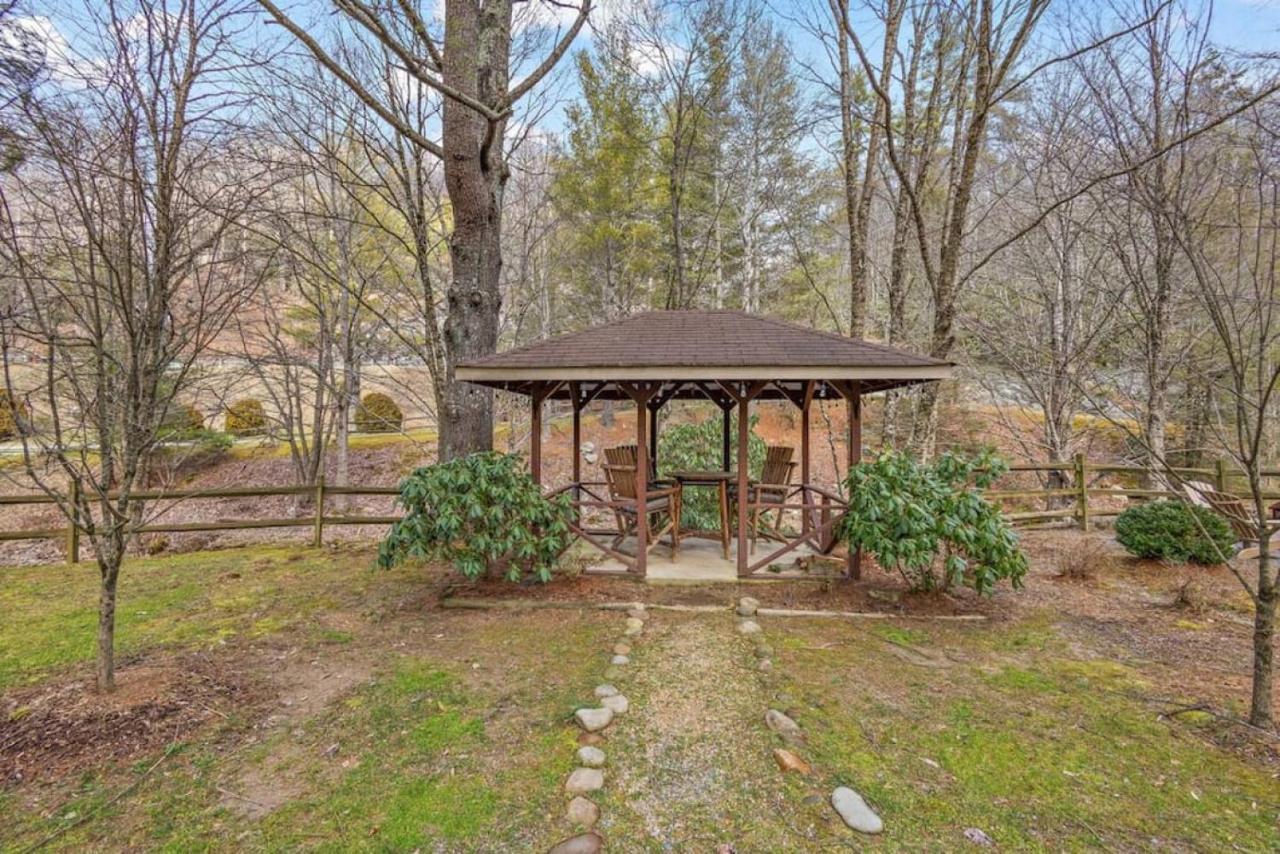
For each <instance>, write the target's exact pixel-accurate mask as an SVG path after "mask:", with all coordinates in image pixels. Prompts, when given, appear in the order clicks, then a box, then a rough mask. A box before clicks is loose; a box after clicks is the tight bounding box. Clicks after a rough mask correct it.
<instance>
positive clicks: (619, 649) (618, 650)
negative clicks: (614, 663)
mask: <svg viewBox="0 0 1280 854" xmlns="http://www.w3.org/2000/svg"><path fill="white" fill-rule="evenodd" d="M613 654H614V655H630V654H631V644H629V643H622V642H618V643H615V644H614V645H613Z"/></svg>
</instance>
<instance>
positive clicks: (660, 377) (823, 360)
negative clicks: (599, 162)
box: [455, 311, 952, 578]
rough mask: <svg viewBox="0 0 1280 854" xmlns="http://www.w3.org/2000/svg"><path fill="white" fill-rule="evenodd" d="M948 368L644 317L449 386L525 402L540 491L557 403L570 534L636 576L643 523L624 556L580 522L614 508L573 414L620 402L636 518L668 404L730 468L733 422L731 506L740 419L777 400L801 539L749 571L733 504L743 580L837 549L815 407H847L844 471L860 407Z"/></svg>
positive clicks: (540, 347)
mask: <svg viewBox="0 0 1280 854" xmlns="http://www.w3.org/2000/svg"><path fill="white" fill-rule="evenodd" d="M951 369H952V364H951V363H950V362H946V361H942V360H939V359H933V358H928V357H925V356H919V355H916V354H914V353H909V352H906V351H904V350H899V349H896V348H893V347H888V346H885V345H882V344H876V343H872V342H869V341H862V340H858V339H853V338H846V337H844V336H842V335H837V334H835V333H830V332H822V331H819V330H816V329H810V328H807V327H804V326H800V325H797V324H794V323H788V322H784V321H780V320H774V319H772V318H767V317H761V316H758V315H753V314H747V313H745V312H740V311H652V312H647V313H644V314H638V315H633V316H631V317H628V318H626V319H623V320H619V321H616V322H613V323H606V324H602V325H600V326H594V327H591V328H589V329H584V330H582V331H580V332H571V333H568V334H565V335H559V336H556V337H552V338H548V339H545V340H542V341H538V342H535V343H533V344H529V345H527V346H524V347H519V348H516V349H513V350H508V351H506V352H503V353H498V354H495V355H493V356H488V357H485V358H482V359H475V360H471V361H467V362H462V363H459V364H458V365H457V367H456V370H455V376H456V378H457V379H459V380H465V381H468V382H472V383H476V384H479V385H483V386H487V387H489V388H495V389H502V390H505V391H509V392H515V393H517V394H523V395H527V396H528V397H529V399H530V403H531V405H532V430H531V434H530V449H529V466H530V472H531V474H532V476H533V478H534V480H535V481H537V482H538V483H539V484H541V483H542V410H543V404H544V403H545V402H546V401H548V400H567V401H569V402H570V403H571V405H572V411H573V474H572V483H570V484H569V485H567V486H565V487H563V488H562V489H561V490H557V493H559V492H563V491H570V492H571V493H572V496H573V501H574V504H575V506H576V507H577V514H576V515H575V521H574V523H573V524H572V527H573V530H574V533H575V534H576V535H577V536H579V537H581V538H582V539H584V540H586V541H587V542H589V543H591V544H592V545H594V546H596V547H597V548H599V549H600V550H602V551H604V552H606V553H608V554H610V555H613V556H614V557H615V558H618V559H620V560H621V561H622V562H623V563H624V564H625V565H626V567H627V568H628V569H629V570H630V571H632V572H635V573H638V574H639V575H641V576H644V575H646V571H647V555H648V545H649V543H648V537H649V524H648V518H647V517H648V514H647V513H644V512H640V513H637V514H635V515H636V525H635V548H634V550H633V551H634V554H633V555H627V554H621V553H619V551H618V550H617V549H614V548H611V547H609V546H608V545H606V544H605V543H604V542H602V541H601V540H600V539H599V537H600V536H602V535H603V534H605V533H616V532H606V531H602V530H598V529H593V528H591V527H590V526H589V525H588V524H586V523H585V522H584V521H583V516H582V512H583V510H586V509H588V508H598V509H606V510H607V509H610V508H613V507H615V506H616V505H615V503H613V502H611V501H610V500H609V498H608V496H607V495H604V494H602V491H601V487H602V486H603V484H601V483H598V482H586V481H583V478H582V429H581V415H582V411H583V409H584V408H585V407H586V406H587V405H588V404H589V403H591V402H592V401H595V400H619V401H631V402H632V403H634V404H635V407H636V435H635V442H636V455H637V461H636V466H635V481H636V482H635V507H637V508H644V507H648V503H647V491H648V490H649V488H650V484H649V483H648V473H649V467H650V463H649V461H650V459H656V456H657V450H658V413H659V412H660V411H661V409H662V407H663V406H665V405H666V404H667V403H668V402H670V401H672V400H677V399H699V400H707V401H710V402H711V403H713V404H715V405H716V406H717V407H719V409H720V411H721V413H722V424H723V431H722V432H723V442H722V449H721V452H722V463H723V467H724V469H725V470H729V466H730V448H731V444H732V441H733V437H732V436H731V432H732V430H731V418H732V414H733V413H734V411H735V410H736V411H737V413H738V416H739V417H738V419H737V428H738V429H737V439H736V441H737V467H736V469H734V470H732V475H733V476H734V477H735V478H736V492H737V495H738V496H746V495H747V494H748V490H749V488H750V485H751V484H750V480H749V478H750V475H749V472H748V445H749V439H750V419H749V415H750V408H751V405H752V403H754V402H756V401H764V400H787V401H790V402H791V403H792V404H794V405H795V406H796V407H797V408H798V409H799V410H800V460H799V467H800V473H799V474H800V482H799V483H797V484H794V485H793V486H792V487H791V488H790V489H789V491H788V493H787V495H786V496H785V498H784V499H783V506H784V508H785V510H788V511H799V513H800V515H801V529H800V532H799V533H798V535H796V536H793V537H790V538H788V539H786V540H785V541H784V542H783V543H782V544H781V545H780V546H779V547H778V548H777V549H774V550H772V551H770V553H769V554H768V555H766V556H764V557H762V558H760V559H758V560H753V559H752V555H751V554H750V553H749V548H748V537H749V530H748V524H749V515H748V514H749V510H748V507H747V502H746V501H745V500H739V501H738V502H737V557H736V572H737V575H738V576H739V577H747V576H750V575H752V574H753V573H755V572H759V571H761V570H763V569H765V568H767V567H769V566H770V565H772V564H773V563H774V562H775V561H776V560H777V559H778V558H779V557H781V556H782V555H784V554H786V553H788V552H790V551H793V550H794V549H797V548H799V547H800V546H802V545H807V546H809V547H812V548H814V549H815V550H816V551H820V552H822V553H826V552H828V551H830V550H831V549H832V548H833V547H834V546H835V544H836V532H837V531H838V525H839V522H840V519H841V518H842V516H843V515H844V513H845V512H846V510H847V504H846V502H845V501H844V500H843V499H842V498H841V497H840V496H839V495H838V494H836V493H835V492H834V491H833V490H830V489H825V488H823V487H821V486H818V485H816V484H813V483H812V482H811V472H810V447H809V445H810V441H809V432H810V430H809V417H810V407H811V404H812V402H813V401H814V400H815V399H818V400H823V399H839V398H843V399H844V400H845V401H846V403H847V406H848V415H849V418H848V421H849V428H848V429H849V437H848V463H849V465H850V466H852V465H853V464H855V463H856V462H858V460H859V459H860V458H861V455H862V396H863V395H866V394H872V393H875V392H880V391H885V390H888V389H893V388H899V387H902V386H907V385H914V384H917V383H923V382H931V381H935V380H941V379H946V378H948V377H950V376H951ZM859 563H860V557H859V556H857V555H850V556H849V559H848V565H847V570H846V571H847V573H848V574H849V575H851V576H852V577H855V578H856V577H858V575H859V571H860V566H859Z"/></svg>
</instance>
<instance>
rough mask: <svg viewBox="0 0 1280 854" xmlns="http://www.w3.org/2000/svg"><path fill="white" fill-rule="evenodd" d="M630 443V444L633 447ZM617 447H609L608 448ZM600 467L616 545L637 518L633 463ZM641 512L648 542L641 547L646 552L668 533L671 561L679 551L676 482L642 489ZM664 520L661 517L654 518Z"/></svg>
mask: <svg viewBox="0 0 1280 854" xmlns="http://www.w3.org/2000/svg"><path fill="white" fill-rule="evenodd" d="M634 447H635V446H634V445H633V446H632V448H633V449H634ZM614 450H617V449H616V448H609V449H607V450H606V451H605V457H606V459H607V458H608V457H609V452H610V451H614ZM601 468H603V469H604V478H605V483H607V484H608V487H609V501H610V502H611V503H612V504H613V513H614V517H615V518H616V519H617V520H618V536H616V537H614V540H613V547H614V548H615V549H617V548H618V546H620V545H621V544H622V541H623V540H625V539H626V538H627V537H629V536H631V535H632V534H634V533H635V530H636V526H637V524H638V522H639V515H638V508H637V507H636V467H635V465H634V464H633V465H616V464H613V463H610V462H606V463H605V464H604V465H603V466H602V467H601ZM644 512H645V514H646V517H647V519H648V521H649V544H648V546H647V547H646V548H645V554H648V553H649V551H650V550H652V549H653V547H654V546H656V545H657V544H658V542H659V540H661V538H662V536H663V534H670V535H671V559H672V560H673V561H674V560H675V559H676V558H677V557H678V556H679V554H680V524H679V521H680V485H679V484H675V485H672V486H659V487H656V488H653V489H648V488H646V490H645V508H644ZM657 520H664V521H657Z"/></svg>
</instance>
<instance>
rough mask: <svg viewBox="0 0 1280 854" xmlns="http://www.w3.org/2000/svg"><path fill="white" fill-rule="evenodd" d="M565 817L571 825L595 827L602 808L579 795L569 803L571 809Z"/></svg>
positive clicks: (566, 812) (566, 811)
mask: <svg viewBox="0 0 1280 854" xmlns="http://www.w3.org/2000/svg"><path fill="white" fill-rule="evenodd" d="M564 817H565V818H566V819H567V820H568V821H569V823H570V824H573V825H577V826H578V827H594V826H595V823H596V822H597V821H599V820H600V807H598V806H596V805H595V804H594V803H592V802H591V801H589V800H587V799H586V798H584V797H582V795H578V796H576V797H575V798H574V799H573V800H571V801H569V808H568V809H567V810H565V814H564ZM553 850H554V849H553Z"/></svg>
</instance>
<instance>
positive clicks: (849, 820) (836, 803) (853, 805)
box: [831, 786, 884, 833]
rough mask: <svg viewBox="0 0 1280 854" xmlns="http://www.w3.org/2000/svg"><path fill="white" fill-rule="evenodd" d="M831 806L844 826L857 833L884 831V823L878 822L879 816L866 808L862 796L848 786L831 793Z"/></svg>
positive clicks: (869, 808)
mask: <svg viewBox="0 0 1280 854" xmlns="http://www.w3.org/2000/svg"><path fill="white" fill-rule="evenodd" d="M831 806H832V807H834V808H835V811H836V812H837V813H839V815H840V818H841V819H842V820H843V821H844V823H845V824H847V825H849V827H851V828H853V829H854V830H856V831H858V832H859V833H879V832H880V831H882V830H884V822H883V821H881V820H880V816H878V815H876V813H875V810H873V809H871V807H869V806H867V802H866V801H864V800H863V799H862V795H859V794H858V793H857V792H855V791H854V790H853V789H850V788H849V787H848V786H841V787H840V788H838V789H836V790H835V791H834V792H832V793H831Z"/></svg>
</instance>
